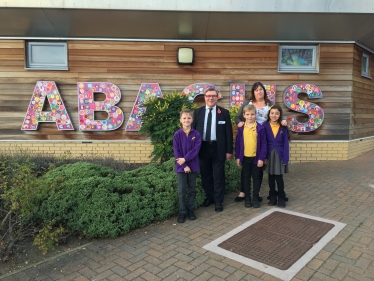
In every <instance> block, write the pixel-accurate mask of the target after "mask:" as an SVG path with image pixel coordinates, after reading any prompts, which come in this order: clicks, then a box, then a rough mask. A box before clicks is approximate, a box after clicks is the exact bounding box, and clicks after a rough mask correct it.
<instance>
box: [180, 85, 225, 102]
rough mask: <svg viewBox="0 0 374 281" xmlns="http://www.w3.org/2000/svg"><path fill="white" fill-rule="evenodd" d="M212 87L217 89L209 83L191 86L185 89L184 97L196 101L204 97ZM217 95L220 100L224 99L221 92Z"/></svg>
mask: <svg viewBox="0 0 374 281" xmlns="http://www.w3.org/2000/svg"><path fill="white" fill-rule="evenodd" d="M212 87H213V88H215V86H214V85H212V84H208V83H197V84H191V85H189V86H187V87H186V88H184V90H183V91H182V95H184V96H188V100H190V101H194V99H195V98H196V97H197V96H201V95H204V92H205V90H206V89H208V88H212ZM217 90H218V89H217ZM217 95H218V99H219V100H220V99H222V94H221V92H220V91H218V93H217Z"/></svg>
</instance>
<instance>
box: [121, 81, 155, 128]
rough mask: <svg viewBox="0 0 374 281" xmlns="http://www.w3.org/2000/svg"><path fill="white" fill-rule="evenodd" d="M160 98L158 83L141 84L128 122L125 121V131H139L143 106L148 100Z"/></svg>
mask: <svg viewBox="0 0 374 281" xmlns="http://www.w3.org/2000/svg"><path fill="white" fill-rule="evenodd" d="M154 97H157V98H161V97H162V92H161V88H160V86H159V85H158V83H142V84H141V86H140V89H139V92H138V95H137V96H136V100H135V103H134V106H133V108H132V110H131V114H130V118H129V121H127V126H126V131H139V130H140V127H141V126H142V116H143V114H144V112H145V109H146V108H145V107H143V104H144V103H145V102H146V101H147V100H148V99H149V98H154Z"/></svg>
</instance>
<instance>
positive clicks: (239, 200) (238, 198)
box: [234, 196, 245, 202]
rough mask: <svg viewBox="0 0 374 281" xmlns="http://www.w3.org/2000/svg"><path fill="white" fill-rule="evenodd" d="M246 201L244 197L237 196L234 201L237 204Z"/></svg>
mask: <svg viewBox="0 0 374 281" xmlns="http://www.w3.org/2000/svg"><path fill="white" fill-rule="evenodd" d="M244 199H245V198H244V197H240V196H236V197H235V199H234V201H235V202H243V201H244Z"/></svg>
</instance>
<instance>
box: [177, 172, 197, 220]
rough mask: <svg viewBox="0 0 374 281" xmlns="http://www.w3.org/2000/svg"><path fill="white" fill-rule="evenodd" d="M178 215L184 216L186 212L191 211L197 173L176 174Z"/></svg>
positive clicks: (193, 202) (193, 203)
mask: <svg viewBox="0 0 374 281" xmlns="http://www.w3.org/2000/svg"><path fill="white" fill-rule="evenodd" d="M177 178H178V196H179V213H180V214H186V213H187V211H188V210H193V209H194V205H195V195H196V190H195V187H196V178H197V173H177Z"/></svg>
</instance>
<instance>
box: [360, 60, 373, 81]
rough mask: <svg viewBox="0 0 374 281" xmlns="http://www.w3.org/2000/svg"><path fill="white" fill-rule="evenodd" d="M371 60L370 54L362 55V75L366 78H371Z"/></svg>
mask: <svg viewBox="0 0 374 281" xmlns="http://www.w3.org/2000/svg"><path fill="white" fill-rule="evenodd" d="M369 58H370V56H369V55H368V54H362V65H361V75H362V76H364V77H366V78H371V77H370V73H369V72H370V68H369Z"/></svg>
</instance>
